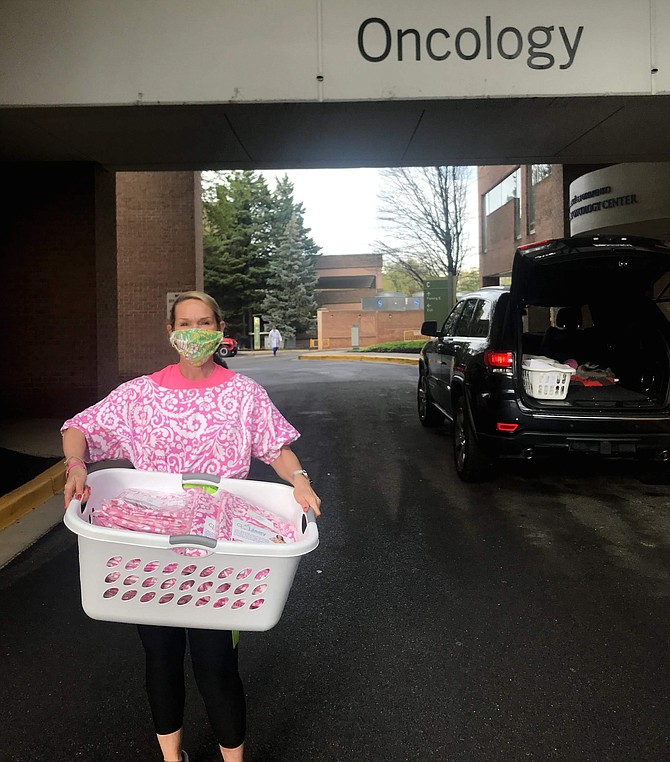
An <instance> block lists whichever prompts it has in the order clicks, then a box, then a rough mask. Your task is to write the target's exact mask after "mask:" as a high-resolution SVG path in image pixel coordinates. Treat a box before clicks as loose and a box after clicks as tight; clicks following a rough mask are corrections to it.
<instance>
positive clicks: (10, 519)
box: [0, 463, 65, 530]
mask: <svg viewBox="0 0 670 762" xmlns="http://www.w3.org/2000/svg"><path fill="white" fill-rule="evenodd" d="M64 486H65V469H64V467H63V464H62V463H56V464H55V465H54V466H51V468H48V469H47V470H46V471H43V472H42V473H41V474H40V475H39V476H36V477H35V478H34V479H31V480H30V481H29V482H27V483H26V484H22V485H21V486H20V487H17V488H16V489H14V490H12V491H11V492H8V493H7V494H6V495H3V496H2V497H0V530H2V529H6V528H7V527H8V526H10V525H11V524H13V523H14V522H15V521H18V519H20V518H22V517H23V516H25V515H26V514H27V513H30V511H33V510H35V508H39V506H41V505H42V504H43V503H45V502H46V501H47V500H48V499H49V498H51V497H53V496H54V495H57V494H58V493H59V492H62V491H63V487H64Z"/></svg>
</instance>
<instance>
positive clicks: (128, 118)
mask: <svg viewBox="0 0 670 762" xmlns="http://www.w3.org/2000/svg"><path fill="white" fill-rule="evenodd" d="M668 124H670V96H667V95H655V96H650V95H648V96H598V97H587V96H584V97H562V98H497V99H493V98H489V99H463V100H459V99H444V100H427V101H420V100H387V101H352V102H341V103H333V102H329V103H263V104H261V103H252V104H249V103H245V104H241V103H221V104H215V105H134V106H88V107H72V106H67V107H66V106H61V107H40V108H35V107H18V108H17V107H4V108H0V161H2V162H94V163H96V164H99V165H101V166H103V167H105V168H107V169H109V170H117V171H122V170H128V171H133V170H186V169H189V170H198V169H200V170H204V169H254V168H256V169H261V168H262V169H273V168H274V169H297V168H318V167H391V166H430V165H436V164H463V165H490V164H516V163H520V164H531V163H541V162H548V163H556V164H591V163H603V164H606V163H613V162H624V161H625V162H649V161H667V160H668V159H669V158H670V130H668Z"/></svg>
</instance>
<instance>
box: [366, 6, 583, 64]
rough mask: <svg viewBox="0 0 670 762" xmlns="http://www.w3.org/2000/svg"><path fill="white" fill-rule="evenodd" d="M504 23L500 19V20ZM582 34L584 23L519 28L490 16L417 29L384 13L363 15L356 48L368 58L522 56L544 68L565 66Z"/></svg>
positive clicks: (502, 59)
mask: <svg viewBox="0 0 670 762" xmlns="http://www.w3.org/2000/svg"><path fill="white" fill-rule="evenodd" d="M502 23H504V21H503V22H502ZM583 34H584V25H583V24H579V25H578V26H577V25H575V26H573V28H572V29H567V28H566V27H564V26H562V25H558V26H556V25H554V24H549V25H547V24H542V25H536V26H533V27H530V28H527V27H526V28H524V29H519V28H518V27H516V26H513V25H512V26H509V25H508V26H501V23H500V21H498V23H497V24H496V25H495V26H494V21H493V17H492V16H484V17H483V19H481V20H480V24H479V25H478V26H464V27H461V28H460V29H452V30H451V31H449V30H448V29H445V28H444V27H441V26H440V27H434V28H433V29H429V30H428V29H424V30H423V31H422V30H419V29H415V28H414V27H409V28H405V29H403V28H398V29H394V28H392V27H391V25H390V24H389V22H388V21H387V20H386V19H385V18H381V17H378V16H375V17H372V18H367V19H365V20H364V21H363V22H361V25H360V26H359V28H358V52H359V53H360V54H361V56H362V57H363V58H364V59H365V60H366V61H369V62H370V63H381V62H383V61H387V60H389V58H390V59H392V60H393V59H395V60H397V61H412V60H414V61H417V62H418V61H421V60H422V57H423V58H424V59H429V60H431V61H446V60H447V59H449V58H450V57H451V56H454V57H455V58H458V59H460V60H461V61H477V60H478V59H480V58H481V59H483V60H486V61H493V60H498V61H500V62H505V61H515V60H516V59H517V58H522V59H523V61H524V62H525V64H526V66H527V67H528V68H529V69H535V70H540V71H541V70H544V69H552V68H553V67H554V66H558V68H559V69H569V68H570V67H571V66H572V64H573V63H574V61H575V58H576V56H577V53H578V50H579V45H580V42H581V40H582V35H583Z"/></svg>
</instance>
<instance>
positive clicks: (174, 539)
mask: <svg viewBox="0 0 670 762" xmlns="http://www.w3.org/2000/svg"><path fill="white" fill-rule="evenodd" d="M170 545H189V546H190V545H200V546H201V547H203V548H215V547H216V540H215V539H214V538H213V537H203V536H202V535H200V534H171V535H170Z"/></svg>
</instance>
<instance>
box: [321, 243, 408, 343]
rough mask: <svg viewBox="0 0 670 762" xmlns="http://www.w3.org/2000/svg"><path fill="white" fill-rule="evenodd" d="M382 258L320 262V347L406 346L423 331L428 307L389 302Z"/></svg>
mask: <svg viewBox="0 0 670 762" xmlns="http://www.w3.org/2000/svg"><path fill="white" fill-rule="evenodd" d="M382 265H383V258H382V255H381V254H348V255H345V256H334V255H333V256H327V255H326V256H321V257H319V259H318V260H317V287H316V301H317V304H318V305H319V309H318V311H317V336H318V346H319V348H330V349H341V348H348V347H351V346H352V341H353V338H354V337H355V336H356V334H357V335H358V343H359V346H361V347H364V346H369V345H371V344H379V343H382V342H387V341H402V340H403V339H404V338H405V336H406V335H407V334H408V333H410V334H413V333H414V332H418V331H419V329H420V328H421V323H422V321H423V305H421V307H420V308H419V309H413V306H414V305H413V303H412V301H413V300H407V299H405V298H404V297H402V298H393V297H385V296H384V295H383V292H382Z"/></svg>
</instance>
